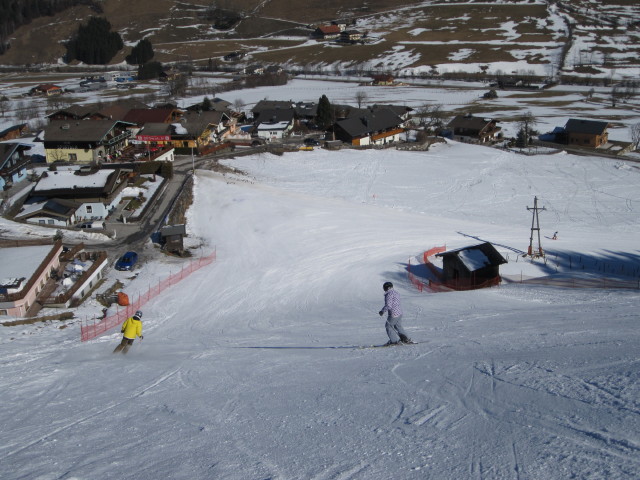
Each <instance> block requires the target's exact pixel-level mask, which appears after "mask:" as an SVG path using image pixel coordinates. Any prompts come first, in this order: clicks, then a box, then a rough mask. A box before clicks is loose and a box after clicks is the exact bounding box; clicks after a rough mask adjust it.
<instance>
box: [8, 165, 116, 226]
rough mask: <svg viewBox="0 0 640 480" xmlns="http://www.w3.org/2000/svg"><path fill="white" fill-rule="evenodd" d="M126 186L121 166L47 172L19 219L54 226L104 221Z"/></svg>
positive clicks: (33, 191) (31, 194)
mask: <svg viewBox="0 0 640 480" xmlns="http://www.w3.org/2000/svg"><path fill="white" fill-rule="evenodd" d="M126 185H127V182H126V174H125V172H122V171H121V170H118V169H116V170H110V169H101V170H97V171H89V172H84V171H83V170H60V171H53V172H44V173H43V174H42V177H41V178H40V180H39V181H38V182H37V183H36V185H35V186H34V187H33V190H32V191H31V193H30V195H29V197H28V198H27V200H26V201H25V203H24V205H23V207H22V211H21V212H19V213H18V214H17V215H16V218H18V219H20V220H24V221H27V222H29V223H35V224H39V225H50V226H70V225H74V224H75V223H78V222H84V221H91V220H104V219H105V218H106V217H107V216H108V215H109V214H110V213H111V212H112V211H113V210H115V208H116V206H117V205H118V203H119V202H120V200H121V199H122V196H123V190H124V188H125V187H126Z"/></svg>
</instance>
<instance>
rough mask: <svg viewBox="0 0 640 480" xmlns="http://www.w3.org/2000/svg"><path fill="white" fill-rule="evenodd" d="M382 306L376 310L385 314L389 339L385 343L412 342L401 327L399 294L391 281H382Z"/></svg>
mask: <svg viewBox="0 0 640 480" xmlns="http://www.w3.org/2000/svg"><path fill="white" fill-rule="evenodd" d="M382 288H383V290H384V292H385V293H384V307H382V310H380V312H378V313H379V314H380V316H382V315H384V314H385V313H386V314H387V322H386V323H385V328H386V330H387V335H388V336H389V341H388V342H387V343H386V345H398V344H402V343H413V341H412V340H411V339H410V338H409V336H408V335H407V332H405V331H404V328H402V307H401V306H400V294H399V293H398V292H396V291H395V289H394V288H393V283H391V282H384V284H383V285H382Z"/></svg>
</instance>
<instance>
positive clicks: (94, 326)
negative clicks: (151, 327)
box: [80, 251, 216, 342]
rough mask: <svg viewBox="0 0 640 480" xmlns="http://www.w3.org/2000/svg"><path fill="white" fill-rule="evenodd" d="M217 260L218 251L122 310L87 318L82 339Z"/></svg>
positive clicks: (100, 331)
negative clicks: (100, 316) (102, 316)
mask: <svg viewBox="0 0 640 480" xmlns="http://www.w3.org/2000/svg"><path fill="white" fill-rule="evenodd" d="M215 260H216V252H215V251H214V252H213V253H212V254H211V255H209V256H208V257H202V258H200V259H198V260H194V261H192V262H190V263H189V265H186V266H185V267H183V268H182V269H181V270H180V271H179V272H178V273H174V274H172V275H170V276H169V277H167V278H165V279H164V280H162V281H160V282H158V285H156V286H153V287H149V290H147V291H146V292H145V293H143V294H140V295H139V296H138V299H137V300H136V301H132V299H129V305H127V306H126V307H125V308H123V309H122V310H118V311H117V312H116V313H115V314H113V315H111V316H109V317H105V318H102V319H95V318H94V319H93V320H85V321H83V322H82V323H81V324H80V339H81V340H82V341H83V342H85V341H87V340H91V339H92V338H95V337H97V336H98V335H101V334H103V333H105V332H106V331H108V330H111V329H112V328H114V327H116V326H119V325H121V324H122V322H124V321H125V320H126V319H127V318H129V317H130V316H131V315H133V313H134V312H135V311H136V310H139V309H140V308H142V306H143V305H145V304H146V303H147V302H148V301H149V300H152V299H153V298H155V297H157V296H158V295H160V293H162V292H163V291H164V290H166V289H167V288H169V287H170V286H172V285H175V284H177V283H178V282H180V281H181V280H182V279H184V278H186V277H188V276H189V275H191V274H192V273H193V272H195V271H196V270H199V269H200V268H202V267H204V266H207V265H210V264H211V263H213V262H214V261H215Z"/></svg>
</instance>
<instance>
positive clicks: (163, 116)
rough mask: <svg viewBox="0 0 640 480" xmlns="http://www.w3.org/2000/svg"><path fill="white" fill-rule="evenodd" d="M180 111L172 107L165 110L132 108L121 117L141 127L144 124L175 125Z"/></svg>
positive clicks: (179, 116)
mask: <svg viewBox="0 0 640 480" xmlns="http://www.w3.org/2000/svg"><path fill="white" fill-rule="evenodd" d="M182 113H183V112H182V110H179V109H177V108H172V107H169V106H167V107H165V108H133V109H131V110H129V111H128V112H127V114H126V115H125V116H124V117H123V119H122V120H123V121H124V122H129V123H133V124H136V125H137V126H139V127H142V126H143V125H144V124H145V123H175V122H177V121H179V120H180V118H181V117H182Z"/></svg>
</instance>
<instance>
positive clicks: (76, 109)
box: [47, 105, 109, 122]
mask: <svg viewBox="0 0 640 480" xmlns="http://www.w3.org/2000/svg"><path fill="white" fill-rule="evenodd" d="M47 119H48V120H49V122H52V121H56V120H64V121H67V122H73V121H77V120H108V119H109V117H108V116H106V115H104V114H101V113H100V112H99V111H98V107H97V106H96V105H71V106H69V107H67V108H64V109H61V110H56V111H55V112H53V113H50V114H49V115H47Z"/></svg>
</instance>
